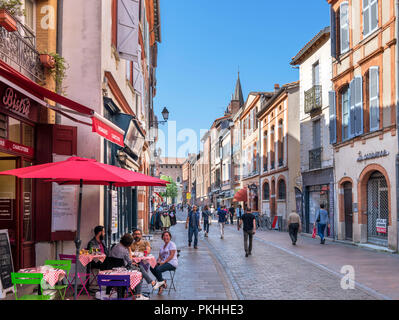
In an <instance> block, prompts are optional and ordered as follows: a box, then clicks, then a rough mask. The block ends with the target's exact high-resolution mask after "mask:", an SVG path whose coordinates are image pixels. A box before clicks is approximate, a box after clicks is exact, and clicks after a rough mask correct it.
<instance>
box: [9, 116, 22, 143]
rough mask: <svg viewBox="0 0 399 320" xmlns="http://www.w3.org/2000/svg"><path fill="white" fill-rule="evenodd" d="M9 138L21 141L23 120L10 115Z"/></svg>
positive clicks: (17, 141)
mask: <svg viewBox="0 0 399 320" xmlns="http://www.w3.org/2000/svg"><path fill="white" fill-rule="evenodd" d="M8 140H10V141H13V142H16V143H21V121H18V120H16V119H14V118H11V117H8Z"/></svg>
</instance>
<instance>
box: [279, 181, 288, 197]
mask: <svg viewBox="0 0 399 320" xmlns="http://www.w3.org/2000/svg"><path fill="white" fill-rule="evenodd" d="M285 199H286V186H285V181H284V180H283V179H281V180H280V181H279V182H278V200H285Z"/></svg>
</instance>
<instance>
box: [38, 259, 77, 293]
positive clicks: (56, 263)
mask: <svg viewBox="0 0 399 320" xmlns="http://www.w3.org/2000/svg"><path fill="white" fill-rule="evenodd" d="M44 264H45V265H46V266H52V267H54V268H56V269H61V270H64V271H65V273H66V279H67V283H68V276H69V271H70V270H71V260H46V261H45V262H44ZM68 286H69V284H61V285H55V286H54V287H52V288H51V290H57V291H58V292H59V293H60V296H61V299H62V300H64V298H65V294H66V291H67V288H68Z"/></svg>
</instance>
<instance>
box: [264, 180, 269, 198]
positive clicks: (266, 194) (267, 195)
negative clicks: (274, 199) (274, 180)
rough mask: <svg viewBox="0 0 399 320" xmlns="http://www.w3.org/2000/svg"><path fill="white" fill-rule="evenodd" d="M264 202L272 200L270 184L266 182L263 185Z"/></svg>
mask: <svg viewBox="0 0 399 320" xmlns="http://www.w3.org/2000/svg"><path fill="white" fill-rule="evenodd" d="M263 200H264V201H269V200H270V187H269V183H268V182H265V183H264V184H263Z"/></svg>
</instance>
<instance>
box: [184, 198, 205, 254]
mask: <svg viewBox="0 0 399 320" xmlns="http://www.w3.org/2000/svg"><path fill="white" fill-rule="evenodd" d="M200 221H201V220H200V214H199V212H198V207H197V206H196V205H193V210H191V211H190V212H189V213H188V215H187V220H186V229H187V228H188V246H189V247H191V242H192V241H193V235H194V249H198V231H201V225H200Z"/></svg>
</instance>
